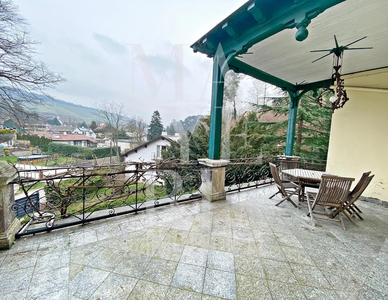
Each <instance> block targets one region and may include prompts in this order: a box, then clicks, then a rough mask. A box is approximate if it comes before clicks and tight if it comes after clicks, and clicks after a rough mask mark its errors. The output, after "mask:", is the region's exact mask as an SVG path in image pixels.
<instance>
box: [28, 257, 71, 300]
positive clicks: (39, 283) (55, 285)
mask: <svg viewBox="0 0 388 300" xmlns="http://www.w3.org/2000/svg"><path fill="white" fill-rule="evenodd" d="M52 263H53V264H54V265H55V262H54V261H53V262H52ZM68 278H69V266H68V265H67V266H66V267H63V268H59V269H57V268H54V269H51V270H46V272H44V273H40V272H39V273H37V272H34V275H33V276H32V279H31V284H30V288H29V289H28V293H27V296H28V297H29V298H30V299H34V298H37V297H39V296H40V295H45V294H48V293H50V292H52V291H60V290H62V289H67V287H68Z"/></svg>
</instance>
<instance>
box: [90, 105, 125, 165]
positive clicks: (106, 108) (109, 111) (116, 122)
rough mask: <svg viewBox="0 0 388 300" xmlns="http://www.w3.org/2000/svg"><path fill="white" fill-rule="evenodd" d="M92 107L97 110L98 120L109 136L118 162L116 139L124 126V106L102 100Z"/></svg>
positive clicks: (118, 153) (118, 154)
mask: <svg viewBox="0 0 388 300" xmlns="http://www.w3.org/2000/svg"><path fill="white" fill-rule="evenodd" d="M94 106H95V108H96V109H97V110H98V116H99V119H100V120H101V121H102V122H104V123H105V125H106V127H107V131H109V133H110V134H111V141H112V142H113V145H114V147H115V149H116V156H117V160H118V161H120V152H119V145H118V139H119V134H120V132H121V131H122V130H123V127H124V125H125V119H126V118H125V116H124V108H125V105H124V104H123V103H116V102H114V101H110V100H103V101H101V102H99V103H97V104H95V105H94ZM111 149H112V147H111ZM111 152H112V151H111ZM111 157H112V153H111Z"/></svg>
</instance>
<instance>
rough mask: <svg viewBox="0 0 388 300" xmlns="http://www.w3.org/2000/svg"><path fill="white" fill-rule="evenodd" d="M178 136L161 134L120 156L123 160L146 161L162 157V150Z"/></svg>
mask: <svg viewBox="0 0 388 300" xmlns="http://www.w3.org/2000/svg"><path fill="white" fill-rule="evenodd" d="M179 138H180V136H179V135H176V136H167V135H161V136H159V137H157V138H155V139H153V140H150V141H148V142H146V143H144V144H142V145H140V146H138V147H136V148H133V149H131V150H129V151H127V152H125V153H123V154H122V155H121V156H123V157H124V159H125V162H148V161H153V160H155V159H160V158H162V151H163V150H166V148H167V146H170V143H171V141H177V140H178V139H179Z"/></svg>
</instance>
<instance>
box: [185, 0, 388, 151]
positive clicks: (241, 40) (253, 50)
mask: <svg viewBox="0 0 388 300" xmlns="http://www.w3.org/2000/svg"><path fill="white" fill-rule="evenodd" d="M387 15H388V1H386V0H373V1H370V0H346V1H345V0H255V1H254V0H251V1H248V2H247V3H246V4H244V5H243V6H241V7H240V8H239V9H238V10H236V11H235V12H234V13H232V14H231V15H230V16H229V17H227V18H226V19H225V20H223V21H222V22H221V23H219V24H218V25H217V26H215V27H214V28H213V29H212V30H210V31H209V32H208V33H207V34H205V35H204V36H203V37H201V38H200V39H199V40H198V41H197V42H195V43H194V44H193V45H192V46H191V47H192V48H193V51H194V52H201V53H203V54H206V55H207V56H208V57H211V58H213V86H212V107H211V119H210V138H209V158H212V159H218V158H219V152H220V135H221V120H222V105H223V92H222V91H223V76H224V75H225V73H226V71H227V70H228V69H233V70H234V71H237V72H240V73H244V74H247V75H250V76H252V77H254V78H257V79H259V80H261V81H264V82H268V83H270V84H273V85H276V86H278V87H280V88H282V89H284V90H287V91H288V93H289V95H290V97H291V101H290V103H291V104H290V113H289V123H288V124H289V126H288V131H287V142H286V154H287V155H292V152H293V144H294V135H295V121H296V112H297V108H298V103H299V99H300V97H301V95H303V93H305V92H306V91H308V90H316V89H318V88H320V87H329V86H330V85H331V84H332V83H333V79H332V78H333V77H332V70H333V69H332V66H333V64H332V55H328V56H327V57H325V58H323V59H321V60H318V61H316V62H314V63H313V61H315V60H316V59H317V58H319V57H320V56H322V55H325V54H328V53H330V50H332V49H333V48H336V44H335V42H334V36H336V38H337V40H338V47H341V49H345V51H344V52H343V53H344V59H343V64H342V69H341V75H342V76H344V75H349V74H355V73H360V72H365V71H370V70H376V69H379V68H386V67H388V51H387V48H388V30H386V28H387V25H388V23H387ZM364 37H365V38H364ZM362 38H363V39H362ZM357 40H359V41H358V42H357V43H356V44H354V45H353V44H352V43H353V42H354V41H357ZM348 44H352V47H356V48H372V49H368V50H365V49H358V50H347V49H346V47H345V46H346V45H348ZM337 49H338V48H337ZM314 50H327V51H326V52H318V53H317V52H313V51H314ZM333 50H334V49H333ZM383 85H384V86H376V88H387V87H388V83H383ZM345 87H346V83H345Z"/></svg>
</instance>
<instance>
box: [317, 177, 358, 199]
mask: <svg viewBox="0 0 388 300" xmlns="http://www.w3.org/2000/svg"><path fill="white" fill-rule="evenodd" d="M353 181H354V178H348V177H340V176H333V175H322V181H321V184H320V185H319V190H318V195H317V198H316V201H317V202H318V203H319V204H323V205H324V204H326V205H329V206H330V205H332V206H342V205H343V203H344V202H345V201H346V199H347V198H348V195H349V190H350V186H351V185H352V182H353Z"/></svg>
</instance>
